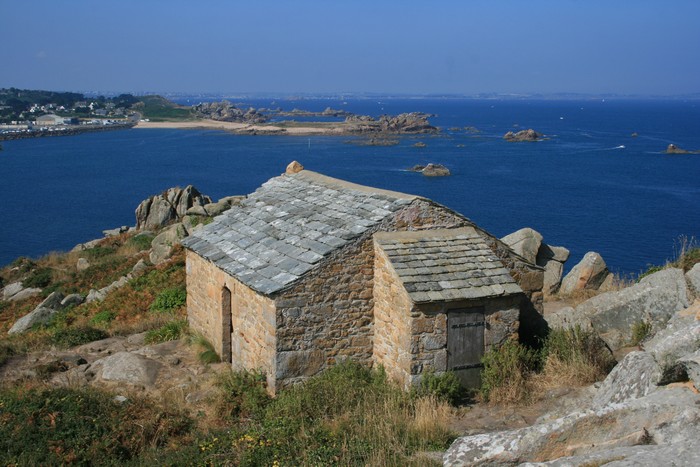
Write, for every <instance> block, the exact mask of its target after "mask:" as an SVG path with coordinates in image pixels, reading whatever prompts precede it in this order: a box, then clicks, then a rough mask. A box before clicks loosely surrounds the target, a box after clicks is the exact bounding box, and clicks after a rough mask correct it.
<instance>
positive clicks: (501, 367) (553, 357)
mask: <svg viewBox="0 0 700 467" xmlns="http://www.w3.org/2000/svg"><path fill="white" fill-rule="evenodd" d="M483 363H484V370H483V372H482V387H481V391H480V396H481V398H482V400H484V401H486V402H489V403H492V404H522V403H529V402H533V401H535V400H536V398H537V397H538V395H539V394H541V393H542V392H543V390H547V389H551V388H554V387H561V386H570V387H576V386H584V385H587V384H591V383H593V382H595V381H600V380H602V379H603V378H605V376H606V375H607V374H608V373H609V372H610V370H612V368H613V366H614V365H615V360H614V358H613V357H612V355H611V353H610V351H609V350H608V349H607V347H606V345H605V343H604V342H603V341H602V340H601V339H600V338H599V337H598V336H597V335H596V334H595V332H593V331H586V330H583V329H581V328H580V327H575V328H571V329H555V330H550V332H549V334H548V335H547V337H546V339H545V340H544V341H543V343H542V346H541V348H540V349H531V348H529V347H527V346H525V345H523V344H520V343H519V342H517V341H510V342H507V343H506V344H505V345H503V346H501V347H500V348H498V349H492V350H491V351H489V352H488V353H487V354H486V355H485V356H484V359H483Z"/></svg>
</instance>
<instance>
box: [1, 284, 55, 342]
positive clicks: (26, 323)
mask: <svg viewBox="0 0 700 467" xmlns="http://www.w3.org/2000/svg"><path fill="white" fill-rule="evenodd" d="M63 299H64V296H63V294H62V293H61V292H52V293H51V294H50V295H49V296H48V297H46V299H44V301H43V302H41V303H40V304H39V305H38V306H37V307H36V308H34V310H32V311H31V312H29V313H28V314H26V315H24V316H22V317H21V318H20V319H18V320H17V321H15V324H13V325H12V327H11V328H10V330H9V331H7V333H8V334H20V333H23V332H26V331H28V330H30V329H31V328H32V327H33V326H36V325H38V324H46V323H48V322H49V321H50V320H51V318H52V317H53V315H55V314H56V313H58V312H59V311H60V310H62V309H63V308H64V307H63V305H62V304H61V302H62V301H63Z"/></svg>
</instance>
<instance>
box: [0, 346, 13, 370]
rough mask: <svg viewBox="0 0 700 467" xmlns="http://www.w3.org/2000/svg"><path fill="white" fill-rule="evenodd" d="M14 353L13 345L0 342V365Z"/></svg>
mask: <svg viewBox="0 0 700 467" xmlns="http://www.w3.org/2000/svg"><path fill="white" fill-rule="evenodd" d="M14 354H15V349H14V347H12V346H11V345H8V344H5V343H0V367H1V366H3V365H4V364H5V362H6V361H7V360H9V358H10V357H11V356H13V355H14Z"/></svg>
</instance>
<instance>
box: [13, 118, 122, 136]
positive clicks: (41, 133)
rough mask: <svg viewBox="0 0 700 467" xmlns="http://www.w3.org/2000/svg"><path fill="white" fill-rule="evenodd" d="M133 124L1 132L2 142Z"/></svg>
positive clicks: (114, 128) (71, 134)
mask: <svg viewBox="0 0 700 467" xmlns="http://www.w3.org/2000/svg"><path fill="white" fill-rule="evenodd" d="M133 126H134V124H133V123H131V122H129V123H115V124H113V125H71V126H67V125H66V126H60V127H48V128H32V129H27V130H17V131H14V132H0V141H11V140H15V139H26V138H41V137H45V136H73V135H79V134H81V133H94V132H98V131H113V130H126V129H129V128H132V127H133Z"/></svg>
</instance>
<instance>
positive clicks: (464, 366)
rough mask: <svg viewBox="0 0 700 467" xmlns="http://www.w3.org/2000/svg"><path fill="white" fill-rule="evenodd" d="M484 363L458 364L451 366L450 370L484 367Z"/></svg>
mask: <svg viewBox="0 0 700 467" xmlns="http://www.w3.org/2000/svg"><path fill="white" fill-rule="evenodd" d="M483 367H484V364H483V363H468V364H466V365H456V366H453V367H452V368H449V369H450V370H471V369H472V368H483Z"/></svg>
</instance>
